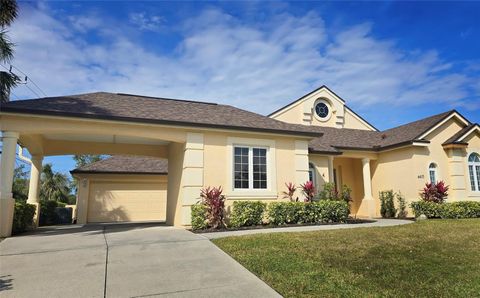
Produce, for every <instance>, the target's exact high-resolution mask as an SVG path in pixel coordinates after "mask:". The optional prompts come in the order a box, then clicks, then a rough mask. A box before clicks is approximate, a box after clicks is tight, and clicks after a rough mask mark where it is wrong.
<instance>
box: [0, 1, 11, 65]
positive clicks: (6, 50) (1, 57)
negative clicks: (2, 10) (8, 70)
mask: <svg viewBox="0 0 480 298" xmlns="http://www.w3.org/2000/svg"><path fill="white" fill-rule="evenodd" d="M0 1H1V0H0ZM14 47H15V44H14V43H13V42H11V41H10V38H9V37H8V35H7V31H5V30H1V31H0V62H3V63H8V62H10V61H11V60H12V59H13V48H14Z"/></svg>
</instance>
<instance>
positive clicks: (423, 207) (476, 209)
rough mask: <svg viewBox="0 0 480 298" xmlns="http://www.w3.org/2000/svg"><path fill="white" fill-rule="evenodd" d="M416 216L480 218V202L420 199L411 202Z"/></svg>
mask: <svg viewBox="0 0 480 298" xmlns="http://www.w3.org/2000/svg"><path fill="white" fill-rule="evenodd" d="M410 207H411V208H412V211H413V214H414V215H415V217H419V216H420V215H422V214H424V215H425V216H426V217H427V218H480V202H474V201H463V202H452V203H434V202H425V201H418V202H413V203H411V204H410Z"/></svg>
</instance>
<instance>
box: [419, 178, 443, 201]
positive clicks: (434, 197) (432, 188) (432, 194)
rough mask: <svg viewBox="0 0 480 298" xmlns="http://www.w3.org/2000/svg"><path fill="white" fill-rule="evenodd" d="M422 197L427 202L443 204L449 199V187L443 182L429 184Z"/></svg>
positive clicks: (426, 185) (426, 184) (421, 194)
mask: <svg viewBox="0 0 480 298" xmlns="http://www.w3.org/2000/svg"><path fill="white" fill-rule="evenodd" d="M420 197H421V198H422V200H424V201H426V202H434V203H443V202H444V201H445V200H446V199H447V197H448V186H447V185H445V182H443V181H439V182H437V183H431V182H427V183H425V187H424V188H423V191H422V192H421V193H420Z"/></svg>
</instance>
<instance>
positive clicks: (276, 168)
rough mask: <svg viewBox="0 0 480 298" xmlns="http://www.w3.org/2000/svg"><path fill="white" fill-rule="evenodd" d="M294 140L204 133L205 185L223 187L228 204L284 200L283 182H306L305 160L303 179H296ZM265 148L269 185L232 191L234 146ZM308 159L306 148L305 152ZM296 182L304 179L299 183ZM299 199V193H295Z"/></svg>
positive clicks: (306, 165)
mask: <svg viewBox="0 0 480 298" xmlns="http://www.w3.org/2000/svg"><path fill="white" fill-rule="evenodd" d="M295 141H296V140H295V139H292V138H285V137H274V138H266V137H260V138H259V136H258V135H253V134H252V135H244V134H235V133H231V134H221V133H205V134H204V142H205V145H204V185H205V186H222V187H223V189H224V194H225V195H226V196H227V199H228V201H227V204H228V205H230V204H231V203H232V202H233V201H234V200H244V199H250V200H263V201H267V202H268V201H274V200H277V199H281V198H282V197H283V195H282V192H283V191H285V190H286V188H285V183H287V182H293V183H296V184H297V185H298V184H299V183H303V182H305V181H307V179H308V158H307V159H306V160H305V162H304V164H302V165H301V166H302V167H303V170H304V172H305V177H303V178H297V177H296V167H297V165H296V149H295ZM254 144H255V145H256V146H260V147H268V148H269V151H268V155H269V157H270V163H269V164H268V167H269V169H268V174H267V175H268V176H269V178H268V179H269V180H270V182H271V184H270V185H269V187H268V189H267V190H252V191H238V190H234V189H233V186H232V182H233V172H232V165H233V161H232V158H233V147H232V146H233V145H246V146H253V145H254ZM304 151H305V156H308V155H307V154H308V153H307V149H306V148H305V149H304ZM298 179H304V180H299V181H297V180H298ZM298 195H299V196H300V194H298Z"/></svg>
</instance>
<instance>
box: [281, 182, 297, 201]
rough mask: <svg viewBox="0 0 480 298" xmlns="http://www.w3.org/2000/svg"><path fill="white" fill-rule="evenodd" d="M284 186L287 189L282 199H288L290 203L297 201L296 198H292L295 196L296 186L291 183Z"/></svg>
mask: <svg viewBox="0 0 480 298" xmlns="http://www.w3.org/2000/svg"><path fill="white" fill-rule="evenodd" d="M285 186H286V187H287V191H284V192H283V196H284V198H288V199H290V202H296V201H298V198H297V199H294V198H293V196H294V195H295V191H296V190H297V186H296V185H295V184H293V183H292V182H288V183H285Z"/></svg>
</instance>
